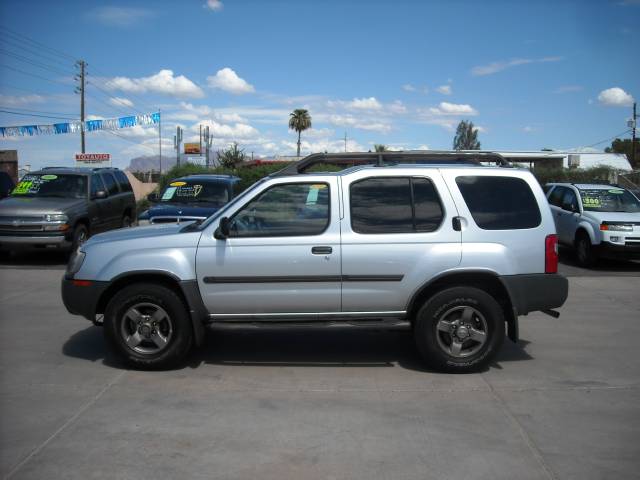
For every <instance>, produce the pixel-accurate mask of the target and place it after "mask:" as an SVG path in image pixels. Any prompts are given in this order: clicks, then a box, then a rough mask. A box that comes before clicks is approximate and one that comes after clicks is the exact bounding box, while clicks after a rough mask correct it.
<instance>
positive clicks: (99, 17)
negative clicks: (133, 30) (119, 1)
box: [87, 6, 155, 27]
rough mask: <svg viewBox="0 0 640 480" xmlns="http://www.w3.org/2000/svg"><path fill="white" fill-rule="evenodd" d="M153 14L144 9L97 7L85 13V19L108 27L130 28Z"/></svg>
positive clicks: (153, 13) (151, 11)
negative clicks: (87, 18)
mask: <svg viewBox="0 0 640 480" xmlns="http://www.w3.org/2000/svg"><path fill="white" fill-rule="evenodd" d="M154 15H155V12H154V11H153V10H148V9H146V8H132V7H115V6H106V7H98V8H95V9H93V10H91V11H90V12H88V13H87V17H89V18H90V19H92V20H96V21H98V22H100V23H102V24H103V25H107V26H109V27H132V26H134V25H136V24H138V23H140V22H142V21H144V20H146V19H148V18H150V17H153V16H154Z"/></svg>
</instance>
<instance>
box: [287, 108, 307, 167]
mask: <svg viewBox="0 0 640 480" xmlns="http://www.w3.org/2000/svg"><path fill="white" fill-rule="evenodd" d="M289 117H290V118H289V129H291V130H295V131H296V132H298V156H300V134H301V133H302V132H303V131H304V130H306V129H307V128H311V115H309V111H308V110H306V109H304V108H296V109H295V110H294V111H293V112H291V114H290V115H289Z"/></svg>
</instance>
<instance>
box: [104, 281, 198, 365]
mask: <svg viewBox="0 0 640 480" xmlns="http://www.w3.org/2000/svg"><path fill="white" fill-rule="evenodd" d="M151 306H155V308H156V311H162V312H164V313H166V318H167V320H168V321H167V322H166V324H165V322H164V320H163V321H162V324H160V325H159V326H158V327H157V332H158V335H159V336H160V337H163V336H164V338H165V339H166V340H167V341H166V344H165V346H163V347H161V349H160V350H157V351H153V350H154V348H155V349H157V348H160V347H158V346H157V345H156V343H155V342H156V340H158V337H157V336H156V335H155V333H156V327H155V326H153V327H152V325H155V324H152V323H151V320H150V319H148V318H147V317H149V314H150V313H151V312H154V310H153V309H152V308H153V307H151ZM145 308H147V309H150V310H148V311H147V315H146V316H144V319H145V320H144V323H142V324H140V323H138V325H141V326H138V327H136V320H134V319H133V318H132V314H131V313H130V312H131V311H132V309H135V310H134V311H137V312H140V313H144V310H143V309H145ZM145 327H147V330H140V329H143V328H145ZM151 328H153V333H152V332H151ZM161 329H164V330H163V332H162V334H160V330H161ZM136 331H137V332H138V334H136V333H135V332H136ZM104 334H105V338H106V340H107V343H108V344H109V346H110V347H111V348H112V349H113V350H114V351H115V352H116V353H117V354H118V355H119V356H120V357H121V358H122V359H124V361H125V362H126V363H127V364H128V365H130V366H131V367H133V368H136V369H141V370H158V369H168V368H174V367H176V366H179V365H180V363H181V362H182V361H183V360H184V358H185V357H186V356H187V354H188V353H189V350H190V349H191V345H192V343H193V326H192V325H191V319H190V317H189V314H188V312H187V308H186V307H185V305H184V303H183V302H182V299H181V298H180V297H179V296H178V295H177V294H176V293H175V292H173V291H172V290H170V289H168V288H167V287H164V286H162V285H158V284H153V283H137V284H133V285H130V286H128V287H125V288H124V289H122V290H121V291H119V292H118V293H117V294H116V295H114V296H113V298H112V299H111V300H110V301H109V303H108V304H107V308H106V309H105V314H104ZM127 335H128V337H127ZM136 335H137V336H136ZM133 337H135V339H134V338H133ZM127 338H128V339H129V340H130V342H131V343H135V342H136V339H138V338H142V339H143V341H142V342H141V343H139V344H138V345H135V346H129V345H128V344H127Z"/></svg>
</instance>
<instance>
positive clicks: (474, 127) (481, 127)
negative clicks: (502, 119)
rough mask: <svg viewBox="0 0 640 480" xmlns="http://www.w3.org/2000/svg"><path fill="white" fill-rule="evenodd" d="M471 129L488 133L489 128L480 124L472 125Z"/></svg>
mask: <svg viewBox="0 0 640 480" xmlns="http://www.w3.org/2000/svg"><path fill="white" fill-rule="evenodd" d="M473 129H474V130H476V131H478V132H480V133H489V130H488V129H487V128H486V127H483V126H481V125H474V126H473Z"/></svg>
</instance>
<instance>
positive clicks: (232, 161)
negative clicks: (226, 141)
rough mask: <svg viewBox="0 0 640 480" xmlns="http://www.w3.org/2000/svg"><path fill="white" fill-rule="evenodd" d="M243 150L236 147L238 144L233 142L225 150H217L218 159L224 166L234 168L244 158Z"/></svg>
mask: <svg viewBox="0 0 640 480" xmlns="http://www.w3.org/2000/svg"><path fill="white" fill-rule="evenodd" d="M246 158H247V156H246V155H245V153H244V150H242V149H241V148H238V144H237V143H235V142H233V143H232V144H231V146H230V147H229V148H227V149H226V150H218V160H219V161H220V165H222V166H223V167H225V168H236V167H237V166H238V165H240V164H241V163H242V162H244V161H245V160H246Z"/></svg>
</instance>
